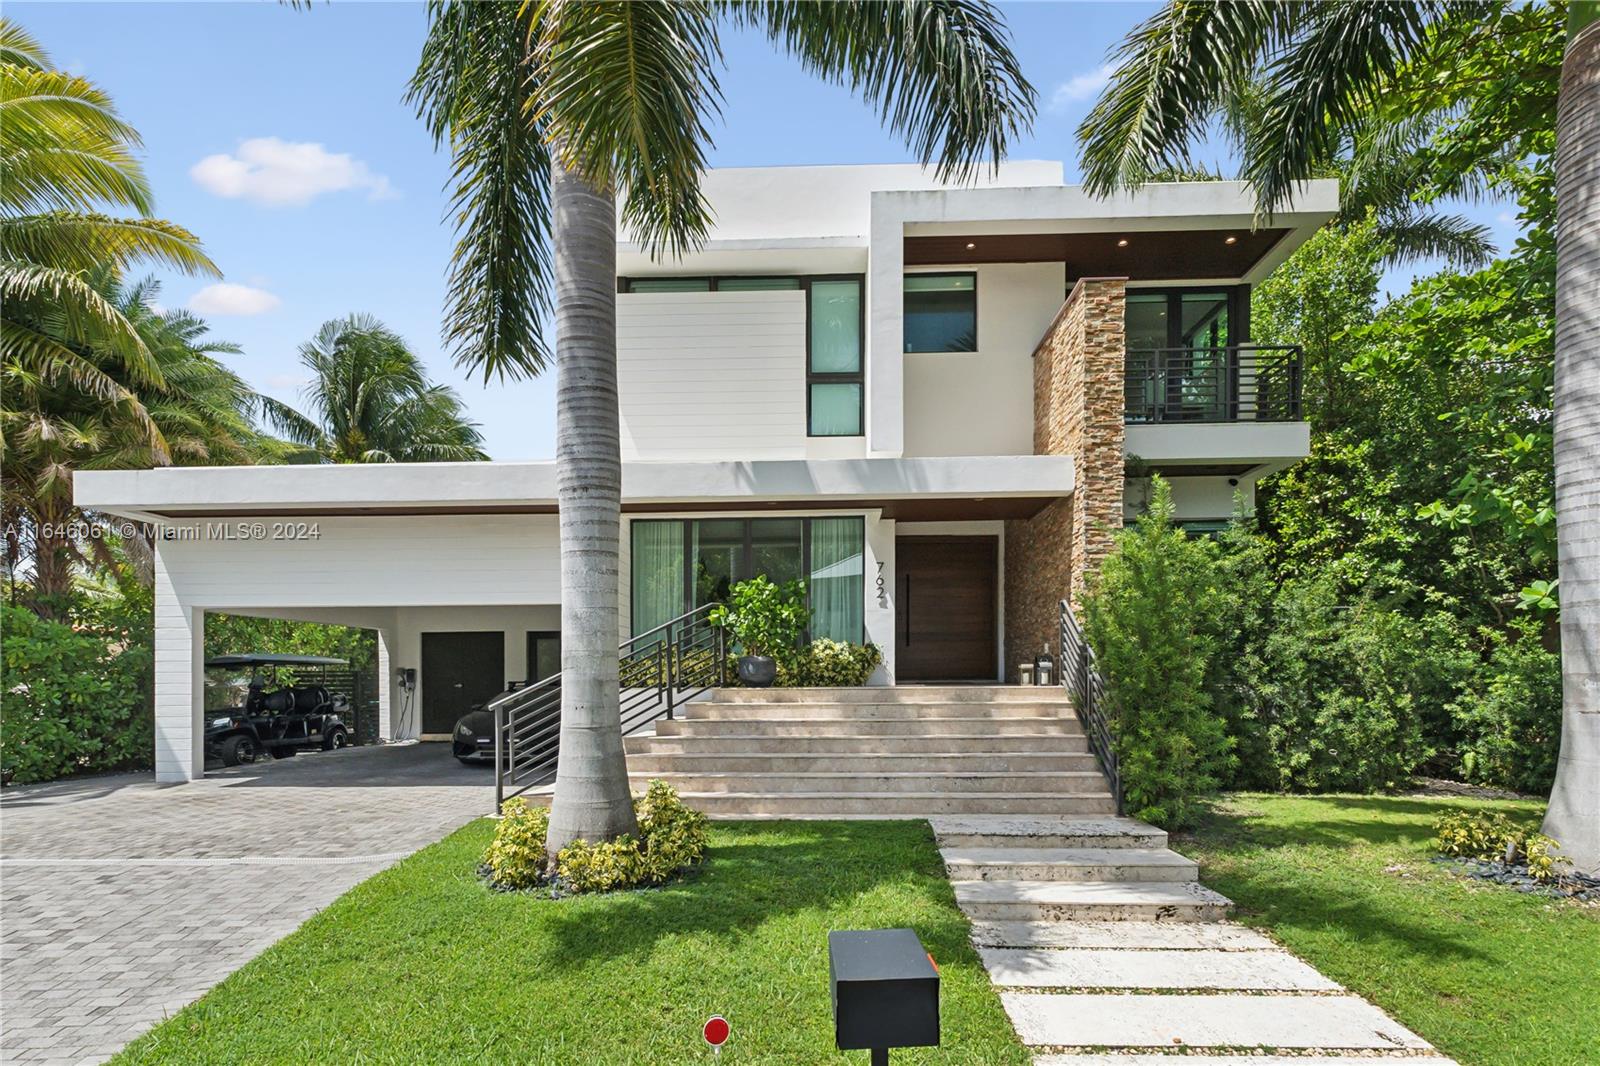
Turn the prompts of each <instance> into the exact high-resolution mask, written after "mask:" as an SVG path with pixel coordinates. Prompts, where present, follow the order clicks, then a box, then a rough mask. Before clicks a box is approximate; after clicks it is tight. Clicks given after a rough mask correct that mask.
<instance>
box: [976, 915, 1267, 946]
mask: <svg viewBox="0 0 1600 1066" xmlns="http://www.w3.org/2000/svg"><path fill="white" fill-rule="evenodd" d="M972 942H973V943H974V944H976V945H977V946H978V947H981V948H982V947H989V948H1115V949H1121V950H1131V951H1142V950H1145V949H1149V948H1154V949H1164V950H1168V951H1184V950H1189V951H1195V950H1204V951H1276V950H1278V945H1276V944H1274V943H1273V942H1272V941H1271V940H1270V939H1269V938H1268V937H1266V936H1264V935H1262V934H1261V933H1258V932H1256V931H1255V930H1254V929H1247V928H1246V927H1244V926H1242V925H1233V924H1231V923H1228V922H1135V921H1125V922H1100V921H1081V922H973V923H972Z"/></svg>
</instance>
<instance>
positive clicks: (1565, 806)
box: [1544, 4, 1600, 873]
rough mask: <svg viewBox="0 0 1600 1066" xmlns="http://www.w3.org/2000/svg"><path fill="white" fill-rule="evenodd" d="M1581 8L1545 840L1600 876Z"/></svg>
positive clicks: (1561, 287)
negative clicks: (1557, 634) (1557, 648)
mask: <svg viewBox="0 0 1600 1066" xmlns="http://www.w3.org/2000/svg"><path fill="white" fill-rule="evenodd" d="M1579 6H1580V5H1576V4H1575V5H1574V8H1575V9H1576V8H1578V7H1579ZM1585 6H1587V8H1588V12H1587V18H1588V21H1587V23H1586V24H1584V23H1583V21H1582V20H1580V19H1577V18H1574V20H1573V21H1572V23H1571V26H1572V31H1573V32H1572V34H1571V37H1570V39H1569V40H1568V42H1567V50H1566V55H1565V57H1564V59H1563V60H1562V65H1561V95H1560V99H1559V103H1558V105H1557V109H1556V365H1555V370H1556V386H1555V458H1556V538H1557V542H1558V544H1559V554H1560V559H1559V563H1560V569H1561V690H1562V693H1561V758H1560V761H1559V762H1558V763H1557V764H1556V782H1555V787H1554V789H1553V790H1552V791H1551V793H1550V809H1549V811H1548V813H1546V815H1545V820H1544V832H1545V833H1546V834H1547V835H1548V836H1551V837H1554V838H1555V839H1556V840H1557V841H1558V842H1559V843H1560V844H1561V850H1562V852H1563V853H1564V854H1565V855H1566V856H1567V857H1568V858H1570V859H1571V860H1572V862H1573V865H1574V866H1575V867H1577V868H1578V869H1579V870H1583V871H1585V872H1591V873H1592V872H1596V871H1600V19H1596V18H1595V13H1596V10H1597V7H1596V5H1594V4H1588V5H1585ZM1576 14H1577V11H1576V10H1575V11H1574V15H1576Z"/></svg>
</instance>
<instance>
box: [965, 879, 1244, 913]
mask: <svg viewBox="0 0 1600 1066" xmlns="http://www.w3.org/2000/svg"><path fill="white" fill-rule="evenodd" d="M951 887H953V888H954V889H955V893H956V903H957V904H959V905H960V907H961V909H962V910H963V911H965V912H966V914H967V916H968V917H969V918H973V919H979V920H983V921H1027V922H1063V921H1078V920H1083V919H1089V920H1098V921H1127V920H1135V921H1148V922H1212V921H1216V920H1218V919H1220V918H1223V917H1225V916H1226V914H1227V910H1228V906H1229V901H1228V899H1227V898H1226V897H1225V896H1221V895H1218V894H1217V893H1215V892H1213V891H1211V889H1209V888H1206V887H1205V886H1203V885H1201V884H1199V883H1197V882H1183V883H1177V884H1169V883H1164V882H1145V883H1136V884H1128V883H1122V882H1117V881H953V882H951Z"/></svg>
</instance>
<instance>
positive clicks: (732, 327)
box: [617, 291, 806, 459]
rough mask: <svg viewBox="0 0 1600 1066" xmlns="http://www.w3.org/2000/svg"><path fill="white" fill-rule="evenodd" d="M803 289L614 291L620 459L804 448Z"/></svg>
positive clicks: (793, 453) (790, 453) (770, 455)
mask: <svg viewBox="0 0 1600 1066" xmlns="http://www.w3.org/2000/svg"><path fill="white" fill-rule="evenodd" d="M805 346H806V307H805V293H803V292H799V291H791V292H672V293H623V294H621V295H619V296H618V297H617V362H618V384H619V387H620V392H621V399H620V408H621V415H622V457H623V458H624V459H787V458H802V457H804V455H805V449H806V367H805Z"/></svg>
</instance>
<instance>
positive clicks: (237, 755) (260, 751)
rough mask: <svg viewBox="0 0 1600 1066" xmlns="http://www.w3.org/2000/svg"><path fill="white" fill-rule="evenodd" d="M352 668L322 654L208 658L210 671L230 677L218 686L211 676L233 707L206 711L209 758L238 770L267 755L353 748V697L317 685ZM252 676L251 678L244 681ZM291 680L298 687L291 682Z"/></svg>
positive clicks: (209, 683) (211, 689)
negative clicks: (350, 721) (350, 716)
mask: <svg viewBox="0 0 1600 1066" xmlns="http://www.w3.org/2000/svg"><path fill="white" fill-rule="evenodd" d="M349 665H350V664H349V662H348V661H347V660H345V659H332V658H327V657H325V656H321V655H262V654H256V655H219V656H217V657H215V658H212V659H207V660H206V669H207V670H208V671H209V670H216V671H219V672H220V671H228V672H229V673H228V674H222V675H220V676H219V677H217V678H216V681H215V683H214V682H213V679H212V678H211V677H208V678H207V684H206V688H207V690H208V692H216V691H219V690H220V691H221V692H222V693H223V694H224V697H223V698H224V699H225V701H226V703H227V706H223V707H220V708H218V709H216V710H210V709H208V710H207V711H206V734H205V739H206V754H207V755H209V756H213V757H215V758H218V759H221V760H222V763H223V765H224V766H238V765H239V764H240V763H251V762H255V761H256V760H257V759H259V758H260V757H261V756H262V755H265V754H271V755H272V757H273V758H276V759H287V758H289V757H291V756H293V755H295V754H296V753H297V752H299V751H301V750H303V749H308V748H320V749H322V750H323V751H335V750H337V749H339V748H343V747H347V746H348V745H349V744H350V742H351V737H350V727H349V725H348V724H346V721H345V717H346V716H347V715H348V714H349V710H350V703H349V698H348V697H347V696H346V695H344V694H343V693H338V692H334V691H332V690H330V689H329V687H328V686H327V685H326V684H318V683H315V681H316V679H317V678H318V677H323V678H325V677H326V675H327V674H328V672H329V669H328V668H329V667H340V668H346V667H348V666H349ZM285 674H287V675H288V677H287V678H286V677H285V676H284V675H285ZM307 674H310V675H313V678H312V681H311V682H309V683H302V682H303V681H304V677H305V675H307ZM230 675H231V676H230ZM246 676H247V677H248V680H241V679H242V678H244V677H246ZM291 679H292V680H293V681H294V682H296V683H293V684H290V683H285V682H286V681H289V680H291ZM207 702H208V703H209V702H210V701H209V700H208V701H207Z"/></svg>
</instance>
